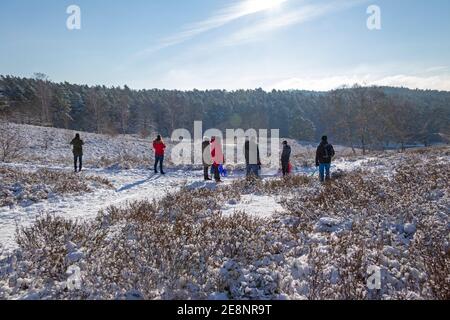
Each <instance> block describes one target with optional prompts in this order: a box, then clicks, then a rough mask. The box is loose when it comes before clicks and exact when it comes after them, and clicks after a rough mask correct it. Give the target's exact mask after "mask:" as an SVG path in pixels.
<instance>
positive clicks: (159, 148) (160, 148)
mask: <svg viewBox="0 0 450 320" xmlns="http://www.w3.org/2000/svg"><path fill="white" fill-rule="evenodd" d="M165 149H166V145H165V144H164V141H163V139H162V138H161V136H160V135H158V137H157V138H156V140H155V141H153V150H155V174H157V173H158V164H159V168H160V171H161V174H165V172H164V170H163V162H164V153H165Z"/></svg>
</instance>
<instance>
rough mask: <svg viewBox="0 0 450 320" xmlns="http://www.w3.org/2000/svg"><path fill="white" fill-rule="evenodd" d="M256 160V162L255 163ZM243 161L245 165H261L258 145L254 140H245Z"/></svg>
mask: <svg viewBox="0 0 450 320" xmlns="http://www.w3.org/2000/svg"><path fill="white" fill-rule="evenodd" d="M255 161H256V163H255ZM245 163H246V164H247V165H249V164H253V165H258V166H260V165H261V158H260V155H259V146H258V144H257V143H256V142H252V141H245Z"/></svg>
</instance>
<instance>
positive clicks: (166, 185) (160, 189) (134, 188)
mask: <svg viewBox="0 0 450 320" xmlns="http://www.w3.org/2000/svg"><path fill="white" fill-rule="evenodd" d="M16 167H20V168H27V169H35V168H37V167H42V166H37V165H29V166H28V165H23V164H21V165H16ZM51 168H53V169H60V170H66V171H70V170H71V168H64V167H57V166H52V167H51ZM83 174H95V175H97V176H101V177H105V178H108V179H109V180H110V181H111V182H112V183H113V184H114V186H115V188H116V189H115V190H107V189H98V190H96V191H94V192H92V193H86V194H83V195H73V196H54V197H51V198H49V199H48V200H43V201H40V202H38V203H29V204H28V203H27V204H26V205H19V206H15V207H13V208H10V207H2V208H0V243H1V244H2V246H3V248H4V249H14V248H16V247H17V245H16V243H15V239H14V238H15V231H16V226H29V225H31V224H32V223H33V222H34V221H35V219H36V218H37V217H38V216H40V215H42V214H43V213H49V214H53V215H56V216H61V217H65V218H69V219H74V220H77V219H78V220H85V219H93V218H95V217H96V216H97V214H98V212H99V211H101V210H105V209H106V208H108V207H110V206H124V205H126V204H127V203H130V202H134V201H142V200H150V201H152V200H158V199H161V198H162V197H163V196H165V195H167V194H168V193H170V192H175V191H177V190H179V189H180V188H181V187H182V186H183V184H184V183H194V182H195V181H196V180H198V179H200V178H201V177H202V174H203V173H202V172H200V171H198V172H192V173H189V174H187V173H186V172H184V171H174V172H169V173H168V174H167V175H166V176H161V175H155V174H153V173H150V172H149V171H147V170H140V169H133V170H120V171H116V170H103V169H91V168H88V169H85V171H84V173H83Z"/></svg>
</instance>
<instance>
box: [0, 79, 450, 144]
mask: <svg viewBox="0 0 450 320" xmlns="http://www.w3.org/2000/svg"><path fill="white" fill-rule="evenodd" d="M0 114H1V115H2V118H6V119H7V120H8V121H11V122H16V123H21V124H33V125H39V126H48V127H56V128H65V129H72V130H80V131H87V132H94V133H104V134H111V135H116V134H139V135H141V136H143V137H146V136H148V135H150V134H154V133H156V132H158V133H160V134H162V135H163V136H170V134H171V132H172V131H173V130H175V129H178V128H186V129H188V130H193V123H194V121H200V120H202V121H203V128H204V129H208V128H217V129H221V130H224V129H228V128H242V129H249V128H255V129H280V135H281V136H282V137H286V138H292V139H297V140H299V141H315V140H317V139H318V138H319V137H320V136H321V135H323V134H327V135H329V136H331V137H332V141H333V142H334V143H340V144H343V145H346V146H350V147H352V148H360V149H362V150H363V152H365V151H366V150H370V149H384V148H390V147H394V146H395V147H401V148H406V146H408V145H417V144H421V145H425V146H428V145H430V144H433V143H438V142H445V143H448V141H449V136H450V122H449V119H450V92H442V91H432V90H411V89H406V88H392V87H365V86H360V85H354V86H352V87H342V88H339V89H336V90H333V91H329V92H312V91H301V90H290V91H277V90H273V91H271V92H266V91H264V90H262V89H255V90H237V91H225V90H206V91H199V90H193V91H177V90H159V89H151V90H132V89H130V88H129V87H128V86H126V85H125V86H123V87H106V86H87V85H76V84H70V83H67V82H64V83H55V82H52V81H50V80H49V78H48V76H46V75H45V74H35V75H34V76H33V77H32V78H20V77H14V76H1V77H0Z"/></svg>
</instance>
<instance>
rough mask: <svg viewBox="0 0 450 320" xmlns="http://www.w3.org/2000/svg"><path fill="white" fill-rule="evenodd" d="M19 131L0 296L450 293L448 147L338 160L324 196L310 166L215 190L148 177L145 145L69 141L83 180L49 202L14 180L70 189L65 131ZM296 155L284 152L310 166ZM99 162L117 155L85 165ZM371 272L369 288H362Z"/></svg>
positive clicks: (193, 177)
mask: <svg viewBox="0 0 450 320" xmlns="http://www.w3.org/2000/svg"><path fill="white" fill-rule="evenodd" d="M20 128H21V134H23V135H24V137H25V138H26V139H30V141H33V144H32V145H29V146H28V147H27V149H26V150H25V151H24V153H23V155H22V157H21V158H20V159H17V160H15V161H14V162H12V163H4V164H0V174H1V172H2V171H1V170H2V169H3V170H4V171H5V172H8V171H7V170H14V171H15V172H16V171H17V172H25V174H24V177H23V178H21V179H22V180H23V181H22V180H21V181H22V182H21V183H19V182H18V183H17V184H18V185H11V184H8V183H5V182H4V181H1V182H0V196H2V192H3V193H4V194H3V198H6V196H5V195H6V192H8V197H9V198H8V199H9V200H8V201H10V204H9V205H8V206H3V207H1V208H0V243H1V245H2V247H3V248H4V252H3V254H2V257H1V261H0V298H5V299H22V298H30V299H80V298H81V299H122V298H125V299H127V298H144V299H173V298H194V299H215V298H220V299H223V298H227V299H348V298H354V299H368V298H369V299H405V298H408V299H416V298H432V299H437V298H448V297H449V295H450V291H449V282H450V278H449V276H448V273H447V275H445V274H444V275H443V274H442V273H443V272H448V271H449V266H450V260H449V249H450V246H449V241H450V239H449V231H450V222H449V220H448V214H449V212H450V210H449V209H450V202H449V194H448V192H449V183H448V181H449V180H450V179H449V172H450V171H449V170H450V149H449V148H439V149H432V150H428V151H427V150H425V151H422V150H418V151H411V152H408V153H405V154H396V153H389V154H380V155H371V156H368V157H352V156H351V155H350V153H348V152H345V156H342V155H341V157H340V158H339V159H338V160H337V161H336V163H335V164H334V165H333V171H334V172H335V176H334V181H333V182H331V183H330V184H327V185H322V184H320V183H319V182H318V181H317V177H316V176H317V173H316V172H315V168H312V167H309V166H303V165H304V163H296V165H297V166H296V173H295V177H293V178H291V179H288V180H283V179H281V178H280V177H278V174H277V173H276V172H270V171H269V172H266V173H265V175H264V180H263V181H254V182H246V181H245V180H244V179H243V173H242V172H240V171H236V172H233V173H232V174H231V175H230V176H229V177H228V178H226V179H225V183H223V184H221V185H219V186H216V184H215V183H205V182H203V181H202V172H201V171H198V170H195V168H190V169H189V168H183V169H178V168H176V169H172V170H170V169H169V170H168V174H167V175H166V176H160V175H154V174H153V173H152V172H151V171H150V170H148V166H149V164H150V163H151V149H150V147H149V145H150V140H145V139H139V138H137V137H132V136H127V137H120V136H119V137H107V136H102V135H94V134H83V135H82V138H83V139H84V140H85V141H86V142H87V145H86V150H89V151H88V152H86V157H85V160H86V161H85V163H86V165H87V169H86V170H85V171H84V172H83V173H82V174H81V175H73V174H72V175H73V179H80V180H83V181H86V182H85V185H86V187H84V188H88V189H89V190H88V191H86V190H87V189H86V190H84V189H83V188H82V189H80V190H79V191H78V189H76V188H78V185H77V186H75V187H74V188H72V189H73V190H72V189H70V192H60V193H58V192H55V191H54V190H60V189H61V190H64V188H59V189H58V188H56V189H55V187H54V186H50V187H49V186H48V185H47V186H46V185H45V183H42V188H43V189H42V188H41V189H37V191H36V190H35V188H33V187H32V186H27V183H29V182H27V181H28V180H27V178H26V177H27V175H28V176H31V175H32V174H34V173H39V172H40V170H50V171H51V172H55V174H54V175H55V177H53V179H56V180H57V183H60V181H59V180H61V179H62V178H60V177H59V175H62V176H63V177H64V179H66V180H67V179H69V180H71V178H70V176H69V178H67V177H66V176H65V175H66V174H69V173H70V172H71V170H72V168H71V161H72V159H71V153H70V147H69V146H68V141H70V138H71V137H72V135H73V132H69V131H65V130H56V129H43V128H38V127H30V126H20ZM31 137H34V139H31ZM49 137H51V138H49ZM48 139H51V140H50V141H51V143H46V141H47V140H48ZM302 148H303V147H300V146H294V148H293V149H294V152H300V153H301V152H304V154H307V155H309V154H311V150H309V151H304V149H302ZM339 150H340V151H341V153H342V154H343V153H344V149H338V152H339ZM105 154H108V155H112V154H117V155H118V156H117V157H110V158H112V159H104V160H102V161H101V162H100V161H97V159H100V158H101V157H104V156H105ZM304 158H305V156H303V158H302V160H299V161H301V162H303V161H304ZM311 163H312V161H311ZM126 168H130V169H126ZM27 173H28V174H27ZM4 174H5V173H4ZM39 174H40V173H39ZM313 176H314V177H313ZM38 177H39V175H38ZM64 179H62V181H65V180H64ZM5 181H6V180H5ZM30 181H33V180H30ZM99 181H100V182H101V183H99ZM55 183H56V182H55ZM46 188H47V189H50V190H47V189H46ZM52 188H53V189H52ZM23 190H26V191H27V192H28V193H26V196H24V191H23ZM42 190H44V191H45V192H44V194H43V195H42V192H43V191H42ZM36 192H39V194H40V196H39V197H36V194H35V193H36ZM11 199H12V200H11ZM0 200H2V198H0ZM0 203H1V202H0ZM48 214H50V215H51V216H50V217H49V216H47V215H48ZM36 219H38V220H37V221H36ZM75 220H76V221H77V222H73V221H75ZM17 228H19V229H20V230H21V231H20V232H19V233H18V234H16V229H17ZM427 259H428V260H430V261H427ZM373 266H375V267H376V268H378V269H379V270H380V276H381V286H382V287H381V289H380V290H369V289H368V287H367V281H366V280H367V277H368V273H367V272H368V270H369V269H370V267H373ZM433 266H435V267H433ZM436 266H439V269H440V270H435V268H436ZM433 268H434V269H433ZM69 269H70V270H72V271H70V270H69ZM378 269H377V270H378ZM442 269H443V270H442ZM73 270H79V271H80V273H79V274H77V277H78V275H79V277H78V278H77V279H78V280H80V283H81V285H80V287H77V288H76V289H73V288H72V286H70V281H69V282H68V279H69V280H71V279H72V280H73V279H74V274H73ZM436 282H440V283H438V284H436Z"/></svg>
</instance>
